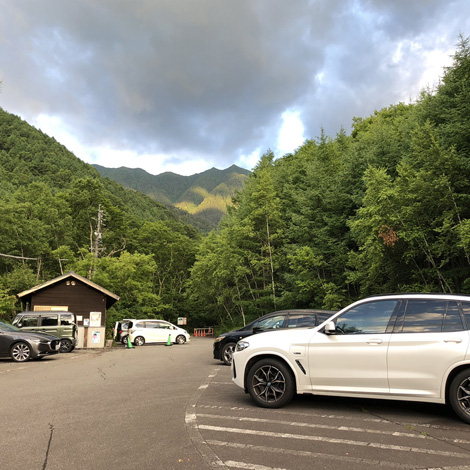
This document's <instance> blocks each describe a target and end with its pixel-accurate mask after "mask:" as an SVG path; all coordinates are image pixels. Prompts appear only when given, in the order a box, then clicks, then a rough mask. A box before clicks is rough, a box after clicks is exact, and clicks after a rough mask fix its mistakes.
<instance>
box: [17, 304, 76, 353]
mask: <svg viewBox="0 0 470 470" xmlns="http://www.w3.org/2000/svg"><path fill="white" fill-rule="evenodd" d="M13 325H14V326H16V327H18V328H20V329H22V330H25V331H34V332H37V333H46V334H48V335H51V336H55V337H57V338H59V339H60V352H62V353H68V352H71V351H73V350H74V349H75V346H76V345H77V341H78V327H77V325H76V324H75V314H73V313H72V312H55V311H47V312H22V313H18V315H16V317H15V319H14V320H13Z"/></svg>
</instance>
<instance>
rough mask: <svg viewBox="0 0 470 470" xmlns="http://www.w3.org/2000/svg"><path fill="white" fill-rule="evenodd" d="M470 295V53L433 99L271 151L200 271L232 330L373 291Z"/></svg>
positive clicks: (199, 285) (200, 280)
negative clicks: (291, 148) (250, 320)
mask: <svg viewBox="0 0 470 470" xmlns="http://www.w3.org/2000/svg"><path fill="white" fill-rule="evenodd" d="M418 291H425V292H431V291H439V292H464V293H470V48H469V41H468V39H464V38H460V43H459V46H458V49H457V52H456V53H455V56H454V60H453V65H452V67H450V68H448V69H446V70H445V71H444V75H443V77H442V80H441V82H440V84H439V85H438V86H437V88H436V89H435V90H425V91H423V92H422V94H421V96H419V97H418V98H417V99H416V101H415V102H414V103H412V104H402V103H400V104H397V105H393V106H390V107H389V108H386V109H382V110H380V111H377V112H375V113H374V115H372V116H370V117H367V118H356V119H354V122H353V127H352V132H351V134H350V135H347V134H346V133H345V132H344V131H339V132H338V134H337V135H336V136H335V137H328V136H325V135H322V136H320V138H318V139H317V140H309V141H307V142H305V144H304V145H303V146H301V147H300V148H299V149H298V150H297V151H296V152H295V153H293V154H289V155H285V156H284V157H283V158H279V159H277V160H275V159H274V158H273V154H272V153H271V152H267V153H266V154H265V155H264V156H263V158H262V159H261V161H260V162H259V164H258V165H257V167H256V168H255V170H254V173H253V175H252V176H251V177H250V179H249V181H248V183H247V184H246V186H245V189H244V191H243V192H242V193H241V194H240V195H239V196H238V197H237V198H236V200H235V206H234V208H233V209H232V210H230V213H229V217H227V218H226V220H225V221H224V222H223V223H222V225H221V226H220V228H219V230H218V231H217V232H216V233H212V234H211V235H209V237H207V238H205V239H204V241H203V242H202V245H201V247H200V249H199V251H198V253H197V260H196V263H195V265H194V267H193V268H192V276H191V285H190V292H191V294H192V300H193V302H199V303H200V304H201V305H204V306H205V307H206V309H208V310H209V309H210V310H212V311H214V312H217V313H218V316H219V318H220V319H221V321H222V322H226V323H227V324H230V323H232V322H234V323H238V324H240V323H242V322H243V319H244V318H246V317H252V316H254V315H259V314H261V313H264V312H267V311H271V310H275V309H282V308H291V307H324V308H331V309H336V308H339V307H343V306H345V305H347V303H348V302H350V301H351V300H354V299H357V298H358V297H362V296H366V295H369V294H380V293H388V292H418Z"/></svg>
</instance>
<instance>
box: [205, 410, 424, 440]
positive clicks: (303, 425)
mask: <svg viewBox="0 0 470 470" xmlns="http://www.w3.org/2000/svg"><path fill="white" fill-rule="evenodd" d="M198 416H200V417H202V418H220V419H232V420H235V421H249V422H253V423H269V424H283V425H286V426H295V427H298V428H299V427H300V428H313V429H331V430H333V431H353V432H365V433H370V434H385V435H387V436H395V437H412V438H416V439H432V438H431V437H429V436H425V435H424V434H418V433H405V432H390V431H380V430H377V429H364V428H352V427H348V426H330V425H328V424H310V423H301V422H298V421H279V420H276V419H263V418H248V417H239V416H222V415H212V414H206V413H198Z"/></svg>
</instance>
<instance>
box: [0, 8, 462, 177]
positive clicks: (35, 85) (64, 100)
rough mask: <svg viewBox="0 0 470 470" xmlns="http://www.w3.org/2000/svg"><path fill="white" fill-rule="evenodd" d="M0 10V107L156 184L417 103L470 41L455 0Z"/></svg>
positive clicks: (249, 159)
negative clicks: (136, 169) (155, 177)
mask: <svg viewBox="0 0 470 470" xmlns="http://www.w3.org/2000/svg"><path fill="white" fill-rule="evenodd" d="M0 6H1V8H2V16H1V18H0V48H1V50H2V54H1V61H0V80H2V81H3V86H2V94H1V95H0V106H2V107H3V108H4V109H6V110H7V111H9V112H12V113H15V114H19V115H20V116H22V117H23V118H24V119H26V120H27V121H28V122H30V123H32V124H34V123H36V124H37V125H39V126H42V128H44V131H45V132H46V133H50V134H52V135H54V136H55V137H56V138H57V140H59V141H61V142H62V143H64V145H67V146H68V145H69V144H68V143H67V142H70V145H72V146H73V148H71V150H72V151H74V152H76V154H77V156H79V157H80V158H82V159H84V160H85V161H90V162H91V161H97V163H100V164H103V162H109V163H112V162H113V161H115V162H123V164H125V165H126V166H134V164H135V163H138V164H139V165H141V167H142V168H144V169H147V171H151V172H154V173H157V172H161V171H165V169H166V168H176V169H179V168H186V169H189V168H191V171H192V169H193V168H199V167H200V168H199V171H203V170H205V169H206V168H209V167H211V166H216V167H218V168H224V167H227V166H230V165H231V164H232V163H235V162H236V163H238V164H244V165H246V166H253V161H254V159H255V158H259V155H260V154H262V153H263V152H264V151H266V150H267V149H269V148H271V149H276V150H277V151H278V152H281V153H282V152H288V151H292V150H294V149H295V148H296V147H297V146H298V145H299V139H300V137H302V138H315V137H317V136H319V135H320V132H321V128H323V129H324V130H325V132H326V133H327V134H328V135H332V136H334V135H335V134H336V133H337V132H338V131H339V130H340V129H341V127H344V128H345V129H346V131H348V130H349V129H350V126H351V123H352V117H353V116H361V117H365V116H367V115H369V114H370V113H372V112H373V111H374V110H375V109H380V108H382V107H385V106H388V105H390V104H393V103H396V102H398V101H400V100H408V99H410V98H413V97H415V96H417V94H418V93H419V91H420V88H422V87H423V84H426V83H428V82H429V81H431V80H432V79H433V75H435V74H440V75H442V67H443V66H444V65H449V63H450V62H449V60H450V59H449V58H448V57H447V55H448V53H449V51H451V52H452V51H453V50H454V47H455V44H456V42H457V38H458V34H459V33H460V32H462V33H463V34H464V35H465V34H467V35H468V34H470V4H469V3H468V2H467V1H466V0H455V1H449V0H447V1H444V0H421V1H420V0H413V1H411V2H410V1H409V0H408V1H406V2H405V1H403V0H383V1H382V0H380V1H379V0H362V1H360V0H349V1H348V0H344V1H339V0H316V1H315V0H310V1H307V0H291V1H290V2H285V1H283V0H270V1H268V0H256V1H252V0H237V1H236V2H221V1H220V0H198V1H197V2H194V0H178V1H174V0H133V1H131V0H100V1H99V2H96V1H92V0H74V1H73V2H64V1H62V0H42V1H41V2H38V1H37V0H21V2H10V1H7V0H0ZM437 32H438V33H437ZM440 71H441V72H440ZM438 78H439V77H438V76H435V79H436V81H437V79H438ZM289 113H290V114H289ZM288 118H289V119H290V122H291V135H290V136H289V135H288V134H287V133H286V132H287V130H288V125H287V123H286V122H287V121H286V119H288ZM294 119H295V120H296V121H294ZM292 122H294V123H295V122H296V123H297V125H292ZM59 136H61V137H59ZM61 139H63V140H61ZM288 142H290V145H293V146H294V147H292V148H288V147H289V144H288ZM300 143H301V142H300ZM113 152H115V154H116V158H115V159H113V158H110V157H109V155H110V154H112V153H113ZM191 161H192V162H193V163H190V162H191ZM255 163H256V162H255ZM105 166H106V165H105Z"/></svg>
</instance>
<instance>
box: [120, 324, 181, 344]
mask: <svg viewBox="0 0 470 470" xmlns="http://www.w3.org/2000/svg"><path fill="white" fill-rule="evenodd" d="M128 333H129V339H130V340H131V343H133V344H134V345H136V346H143V345H144V344H145V343H168V340H170V343H176V344H184V343H186V342H187V341H189V333H188V332H187V331H186V330H183V328H180V327H178V326H176V325H173V324H172V323H169V322H167V321H165V320H130V321H129V325H128Z"/></svg>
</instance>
